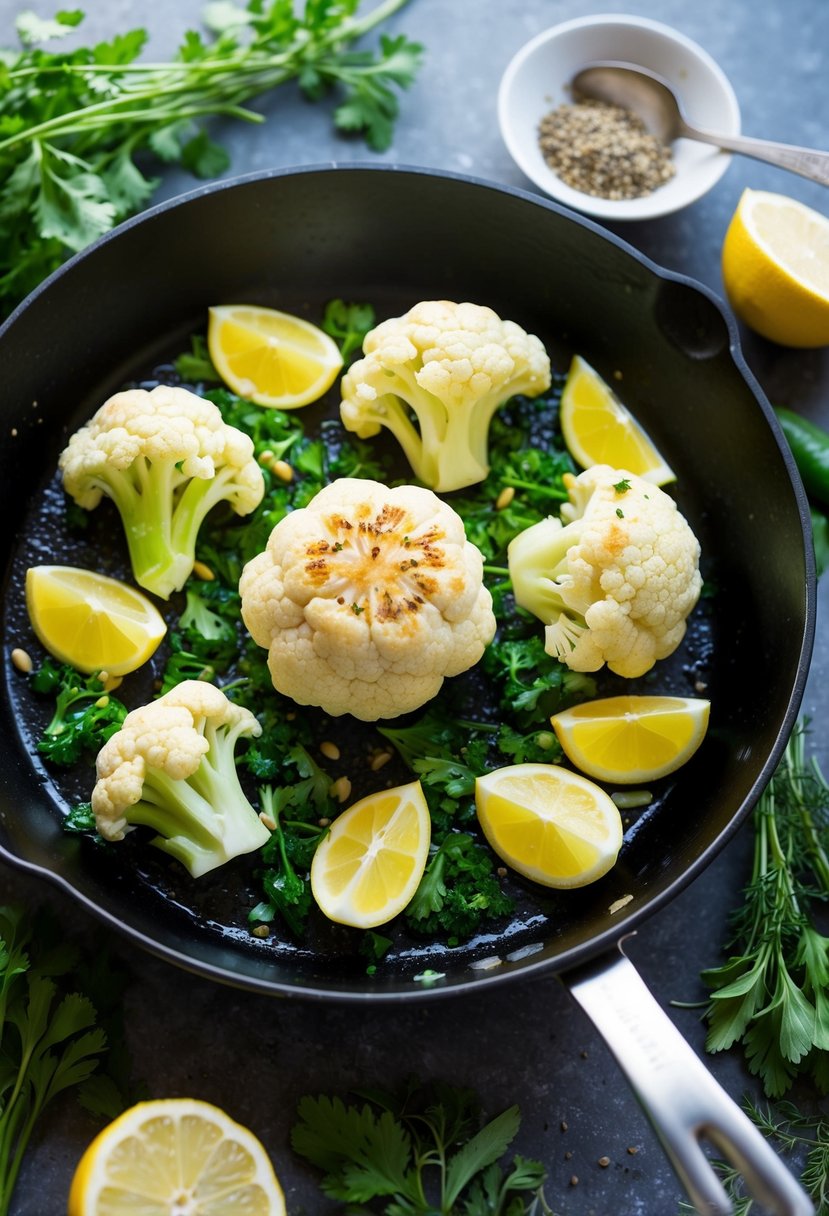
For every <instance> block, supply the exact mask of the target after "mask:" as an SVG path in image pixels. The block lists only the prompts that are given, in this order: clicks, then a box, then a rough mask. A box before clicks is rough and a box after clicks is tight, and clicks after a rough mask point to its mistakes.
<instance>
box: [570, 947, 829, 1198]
mask: <svg viewBox="0 0 829 1216" xmlns="http://www.w3.org/2000/svg"><path fill="white" fill-rule="evenodd" d="M561 979H562V980H563V982H564V984H565V986H566V987H567V988H568V989H569V991H570V994H571V995H572V996H573V997H574V998H575V1000H576V1001H577V1002H578V1004H579V1005H581V1007H582V1009H583V1010H584V1011H585V1013H586V1014H587V1016H588V1017H589V1018H590V1020H591V1021H592V1022H593V1024H594V1026H595V1027H596V1029H597V1030H598V1031H599V1033H600V1034H601V1036H602V1038H603V1039H604V1041H605V1042H606V1044H607V1046H608V1047H609V1048H610V1050H611V1052H612V1053H613V1055H614V1056H615V1057H616V1060H617V1062H618V1063H619V1065H620V1067H621V1069H622V1071H623V1072H624V1073H625V1074H626V1075H627V1078H628V1080H629V1082H630V1083H631V1086H632V1088H633V1091H634V1093H635V1094H636V1097H637V1098H638V1099H639V1102H640V1103H641V1105H642V1107H643V1108H644V1111H645V1114H646V1115H647V1116H648V1118H649V1119H650V1121H651V1123H652V1124H653V1126H654V1130H655V1131H656V1134H657V1135H658V1137H659V1139H660V1141H661V1142H662V1146H663V1148H664V1149H665V1152H666V1153H667V1156H668V1158H669V1160H670V1162H671V1164H672V1165H673V1167H674V1169H675V1170H676V1172H677V1174H678V1176H679V1179H680V1181H681V1182H682V1184H683V1186H684V1187H685V1190H686V1191H687V1193H688V1196H689V1197H690V1199H691V1202H692V1203H693V1204H694V1206H695V1207H696V1209H697V1211H698V1212H700V1213H701V1214H702V1216H732V1213H733V1210H734V1209H733V1206H732V1204H731V1202H730V1200H729V1199H728V1196H727V1194H726V1192H725V1189H724V1188H723V1186H722V1184H721V1183H720V1180H719V1178H718V1177H717V1176H716V1174H715V1173H714V1170H713V1169H712V1168H711V1165H710V1163H709V1161H708V1158H707V1157H706V1155H705V1153H704V1152H703V1150H702V1147H701V1145H700V1141H701V1140H703V1139H704V1140H708V1141H710V1143H711V1144H712V1145H713V1146H714V1148H715V1149H716V1151H717V1153H718V1154H721V1155H722V1156H723V1157H724V1158H726V1159H727V1160H728V1161H729V1162H730V1164H731V1165H733V1166H734V1167H735V1168H736V1169H738V1170H739V1172H740V1173H741V1174H742V1175H743V1177H744V1178H745V1181H746V1185H747V1187H748V1189H749V1192H750V1193H751V1194H752V1196H753V1197H754V1198H755V1199H756V1200H757V1201H758V1202H759V1203H761V1204H764V1205H765V1207H764V1210H766V1208H767V1209H768V1211H769V1212H772V1213H774V1214H775V1216H813V1214H814V1207H813V1205H812V1202H811V1200H810V1199H809V1197H808V1196H807V1195H806V1193H805V1191H803V1190H802V1189H801V1187H800V1185H799V1183H798V1182H796V1181H795V1179H794V1178H793V1176H792V1175H791V1173H790V1172H789V1170H788V1169H787V1167H786V1166H785V1165H784V1163H783V1162H782V1161H781V1159H780V1158H779V1157H778V1155H777V1153H776V1152H775V1151H774V1149H773V1148H772V1147H771V1145H770V1144H769V1143H768V1141H767V1140H766V1139H765V1138H764V1137H763V1136H762V1135H761V1133H760V1131H759V1130H758V1128H756V1127H755V1126H754V1124H753V1123H752V1122H751V1120H750V1119H749V1118H748V1116H747V1115H746V1114H744V1112H743V1111H742V1110H740V1108H739V1106H738V1105H737V1104H736V1102H734V1101H732V1099H731V1098H730V1097H729V1096H728V1095H727V1094H726V1093H725V1091H724V1090H723V1089H722V1088H721V1087H720V1086H719V1084H718V1083H717V1082H716V1081H715V1080H714V1078H713V1076H712V1075H711V1073H710V1072H708V1070H707V1068H706V1067H705V1065H704V1064H703V1063H702V1061H701V1060H700V1058H699V1056H697V1054H696V1053H695V1052H694V1050H693V1049H692V1048H691V1046H690V1045H689V1044H688V1043H687V1042H686V1041H685V1039H683V1037H682V1035H681V1034H680V1033H679V1031H678V1030H677V1029H676V1027H675V1026H674V1024H673V1022H672V1021H671V1020H670V1018H669V1017H668V1015H667V1014H666V1013H665V1012H664V1011H663V1010H662V1008H661V1007H660V1006H659V1004H658V1003H657V1001H656V999H655V997H654V996H653V994H652V993H651V991H650V989H649V988H648V987H647V986H646V984H645V982H644V980H643V979H642V978H641V976H640V975H639V973H638V971H637V970H636V968H635V967H634V966H633V964H632V963H631V962H630V960H629V959H628V958H627V957H626V956H625V954H624V953H623V952H622V943H619V950H618V954H616V953H615V952H614V953H613V954H612V955H610V956H609V957H608V956H604V957H603V958H600V959H598V960H596V961H595V962H594V963H592V964H589V965H587V966H585V967H581V968H578V969H576V970H573V971H569V972H567V973H565V974H564V975H562V976H561Z"/></svg>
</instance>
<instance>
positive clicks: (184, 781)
mask: <svg viewBox="0 0 829 1216" xmlns="http://www.w3.org/2000/svg"><path fill="white" fill-rule="evenodd" d="M261 733H262V727H261V726H260V725H259V723H258V721H257V720H256V718H255V717H254V715H253V714H252V713H251V712H250V710H249V709H245V708H244V707H243V706H241V705H236V704H234V703H233V702H232V701H230V700H229V699H228V697H227V696H226V695H225V693H223V692H222V690H221V689H220V688H216V686H215V685H213V684H208V683H207V682H205V681H203V680H184V681H183V682H182V683H181V684H177V685H176V686H175V688H172V689H171V690H170V691H169V692H168V693H165V694H164V696H163V697H159V698H158V699H157V700H155V701H150V702H149V704H148V705H142V706H141V707H140V708H139V709H134V710H132V712H131V713H128V714H127V716H126V718H125V719H124V721H123V722H122V723H121V727H120V729H119V730H118V731H116V733H115V734H114V735H112V736H110V738H109V739H108V740H107V741H106V743H105V744H104V746H103V747H102V748H101V750H100V752H99V753H98V759H97V761H96V769H97V776H98V780H97V782H96V784H95V788H94V790H93V791H92V810H93V812H94V815H95V825H96V827H97V829H98V831H99V832H100V834H101V836H103V837H104V839H105V840H123V839H124V836H125V835H126V833H127V832H128V831H131V830H132V828H134V827H137V826H139V825H143V826H146V827H149V828H153V829H154V830H155V832H157V833H158V834H157V835H156V836H155V837H154V839H153V841H152V843H153V844H154V845H155V846H156V847H157V848H159V849H163V851H164V852H165V853H169V854H170V855H171V856H173V857H176V858H178V860H179V861H180V862H181V863H182V865H184V866H186V867H187V869H188V870H189V871H190V873H191V874H192V875H193V877H194V878H198V877H200V876H201V875H202V874H206V873H207V872H208V871H209V870H215V869H216V867H217V866H221V865H224V863H225V862H226V861H230V859H231V858H233V857H238V856H239V855H240V854H241V853H251V852H253V850H254V849H258V848H260V846H261V845H263V844H264V843H265V841H266V840H268V839H269V837H270V832H269V831H268V829H267V828H266V827H265V825H264V824H263V823H262V821H261V820H260V819H259V816H258V815H257V813H256V811H255V810H254V808H253V807H252V806H251V804H250V803H249V802H248V799H247V797H246V795H245V794H244V792H243V790H242V787H241V785H240V783H239V776H238V773H237V770H236V762H235V756H234V749H235V747H236V743H237V742H238V740H239V739H240V738H253V737H256V736H257V735H260V734H261Z"/></svg>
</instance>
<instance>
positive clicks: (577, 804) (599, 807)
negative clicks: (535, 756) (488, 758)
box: [475, 764, 622, 887]
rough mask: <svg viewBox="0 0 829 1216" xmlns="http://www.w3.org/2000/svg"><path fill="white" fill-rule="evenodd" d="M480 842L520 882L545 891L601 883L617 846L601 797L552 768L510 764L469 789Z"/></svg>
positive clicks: (613, 813)
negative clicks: (482, 837) (519, 877)
mask: <svg viewBox="0 0 829 1216" xmlns="http://www.w3.org/2000/svg"><path fill="white" fill-rule="evenodd" d="M475 804H476V808H477V811H478V820H479V822H480V824H481V827H482V829H483V831H484V835H485V836H486V838H487V840H488V841H489V843H490V845H491V846H492V848H493V850H494V851H495V852H496V853H497V854H498V856H499V857H500V858H501V859H502V860H503V861H505V862H506V863H507V865H509V866H511V867H512V868H513V869H514V870H517V872H518V873H519V874H523V875H524V877H526V878H530V879H532V880H533V881H535V882H539V883H542V884H543V885H544V886H548V887H580V886H585V885H586V884H587V883H590V882H594V881H595V880H596V879H597V878H601V876H602V875H603V874H606V873H607V871H608V870H609V869H610V868H611V866H612V865H613V864H614V862H615V861H616V858H617V856H618V854H619V849H620V848H621V846H622V821H621V817H620V815H619V811H618V809H617V807H616V805H615V803H614V802H613V800H612V799H611V798H610V797H609V795H608V794H606V793H605V792H604V790H602V789H600V788H599V786H597V785H594V784H593V782H592V781H588V780H587V779H586V778H585V777H582V776H580V775H579V774H578V773H572V772H570V770H569V769H565V768H562V767H560V766H559V765H555V764H516V765H509V766H507V767H505V768H501V769H496V770H495V771H494V772H491V773H487V774H485V775H484V776H483V777H479V778H478V779H477V780H476V782H475Z"/></svg>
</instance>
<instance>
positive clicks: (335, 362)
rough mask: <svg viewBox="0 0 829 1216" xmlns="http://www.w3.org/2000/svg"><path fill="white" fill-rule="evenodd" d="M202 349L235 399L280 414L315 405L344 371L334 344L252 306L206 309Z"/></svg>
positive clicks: (296, 320)
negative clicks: (206, 319)
mask: <svg viewBox="0 0 829 1216" xmlns="http://www.w3.org/2000/svg"><path fill="white" fill-rule="evenodd" d="M207 346H208V350H209V351H210V358H211V359H212V360H213V365H214V367H215V368H216V371H217V372H218V373H219V375H220V376H221V377H222V379H223V380H224V382H225V384H227V386H228V387H229V388H231V389H232V390H233V392H234V393H237V394H238V395H239V396H240V397H245V398H246V399H247V400H248V401H254V402H255V403H256V404H257V405H267V406H272V407H274V408H277V409H281V410H292V409H297V408H298V407H299V406H301V405H308V404H310V402H312V401H318V400H319V398H320V397H322V396H323V394H324V393H326V392H327V391H328V389H329V388H330V387H331V385H332V384H333V383H334V381H335V379H336V378H337V373H338V372H339V371H340V369H341V368H342V365H343V360H342V355H341V354H340V350H339V347H338V346H337V344H336V342H335V341H334V339H333V338H331V337H329V335H328V334H327V333H325V332H324V331H323V330H321V329H319V328H318V326H316V325H313V324H312V323H311V322H310V321H305V320H304V319H303V318H302V317H294V316H292V315H291V314H290V313H286V312H277V311H276V310H275V309H273V308H261V307H259V306H256V305H253V304H225V305H217V306H216V307H215V308H211V309H210V310H209V322H208V328H207Z"/></svg>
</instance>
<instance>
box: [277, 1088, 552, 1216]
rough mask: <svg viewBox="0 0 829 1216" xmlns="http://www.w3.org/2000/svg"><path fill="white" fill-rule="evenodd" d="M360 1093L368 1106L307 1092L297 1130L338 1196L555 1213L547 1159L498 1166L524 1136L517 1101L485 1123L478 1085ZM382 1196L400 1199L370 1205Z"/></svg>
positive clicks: (432, 1213) (424, 1215) (413, 1209)
mask: <svg viewBox="0 0 829 1216" xmlns="http://www.w3.org/2000/svg"><path fill="white" fill-rule="evenodd" d="M357 1097H358V1099H361V1100H362V1101H361V1104H359V1105H358V1104H357V1103H347V1102H345V1101H343V1100H342V1099H341V1098H339V1097H328V1096H326V1095H320V1096H318V1097H312V1096H306V1097H304V1098H302V1099H301V1100H300V1102H299V1105H298V1107H297V1116H298V1119H297V1122H296V1124H295V1125H294V1127H293V1128H292V1130H291V1145H292V1147H293V1149H294V1151H295V1152H296V1153H298V1154H299V1156H301V1157H304V1158H305V1159H306V1160H307V1161H310V1162H311V1164H312V1165H314V1166H316V1167H317V1169H319V1170H321V1171H322V1173H323V1179H322V1190H323V1191H324V1192H325V1194H326V1195H328V1196H330V1197H331V1198H332V1199H336V1200H338V1201H339V1202H341V1203H345V1204H349V1205H354V1204H359V1205H361V1206H360V1210H361V1211H366V1212H369V1211H372V1212H373V1211H378V1212H380V1211H382V1212H385V1213H386V1216H438V1214H444V1216H448V1214H449V1213H452V1212H458V1213H460V1212H461V1211H463V1212H464V1213H466V1214H467V1216H524V1214H525V1213H527V1214H528V1213H530V1212H531V1211H532V1212H537V1213H538V1216H552V1210H551V1209H550V1208H549V1207H548V1206H547V1204H546V1202H545V1200H544V1196H543V1185H544V1180H545V1170H544V1168H543V1167H542V1166H541V1165H540V1164H539V1163H537V1162H531V1161H527V1160H526V1159H524V1158H522V1157H515V1158H514V1160H513V1162H512V1165H511V1168H510V1169H509V1171H508V1172H507V1171H504V1170H503V1169H502V1168H501V1167H500V1166H499V1165H498V1162H499V1160H500V1159H501V1158H502V1157H503V1156H504V1154H505V1153H506V1152H507V1151H508V1149H509V1147H510V1145H511V1143H512V1141H513V1140H514V1139H515V1136H516V1135H517V1134H518V1130H519V1126H520V1114H519V1111H518V1108H517V1107H516V1106H511V1107H509V1109H507V1110H505V1111H503V1112H502V1113H501V1114H500V1115H497V1116H496V1117H495V1118H494V1119H492V1120H490V1121H489V1122H484V1121H483V1120H482V1118H481V1112H480V1105H479V1102H478V1099H477V1096H476V1095H475V1094H474V1093H473V1092H472V1091H471V1090H467V1089H459V1088H453V1087H451V1086H449V1085H445V1084H441V1083H437V1082H436V1083H433V1084H430V1085H420V1084H418V1083H417V1082H415V1081H410V1082H409V1083H408V1084H407V1085H406V1086H405V1087H404V1088H403V1089H402V1090H401V1091H399V1092H386V1091H372V1092H362V1093H359V1094H357ZM377 1200H380V1201H385V1200H391V1202H390V1203H384V1204H382V1206H380V1207H374V1206H372V1207H371V1208H369V1207H366V1206H365V1205H367V1204H372V1203H373V1202H374V1201H377ZM349 1210H351V1208H349Z"/></svg>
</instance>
